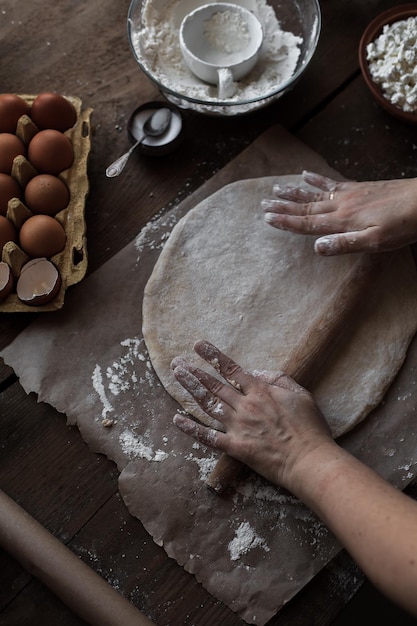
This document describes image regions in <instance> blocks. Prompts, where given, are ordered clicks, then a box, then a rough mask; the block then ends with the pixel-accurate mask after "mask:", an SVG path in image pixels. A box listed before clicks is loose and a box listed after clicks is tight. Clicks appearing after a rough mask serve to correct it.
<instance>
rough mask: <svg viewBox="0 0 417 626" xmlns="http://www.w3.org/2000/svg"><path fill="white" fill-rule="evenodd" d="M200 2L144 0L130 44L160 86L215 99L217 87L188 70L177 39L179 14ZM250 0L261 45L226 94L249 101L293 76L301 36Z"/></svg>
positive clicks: (263, 1) (265, 5)
mask: <svg viewBox="0 0 417 626" xmlns="http://www.w3.org/2000/svg"><path fill="white" fill-rule="evenodd" d="M200 5H201V1H198V0H171V1H170V2H167V3H166V4H164V5H163V9H161V5H160V3H159V4H158V0H146V1H145V3H144V7H143V9H142V27H140V28H139V29H137V30H136V31H135V32H133V33H132V45H133V47H134V50H135V53H136V56H137V58H138V59H139V60H140V62H141V64H142V66H143V67H144V69H145V70H146V71H147V72H148V73H149V74H150V75H152V76H153V77H154V78H155V79H156V80H157V81H158V82H159V83H160V84H161V86H162V87H164V88H166V89H169V90H172V91H174V92H175V93H178V94H181V95H183V96H186V97H187V98H195V99H198V100H201V101H207V102H210V101H211V102H216V101H217V102H218V101H219V98H218V93H217V87H215V86H212V85H207V84H206V83H203V82H202V81H201V80H200V79H198V78H197V77H195V76H194V75H193V74H192V72H191V71H190V70H189V69H188V67H187V66H186V64H185V62H184V60H183V57H182V54H181V49H180V44H179V27H180V24H181V21H182V19H183V17H185V15H186V14H187V13H189V12H190V11H191V10H193V9H194V8H196V7H198V6H200ZM251 5H253V12H254V13H255V15H256V17H257V18H258V19H259V21H260V22H261V25H262V27H263V31H264V42H263V48H262V52H261V56H260V59H259V61H258V63H257V65H256V66H255V68H254V69H253V70H252V71H251V72H250V73H249V74H248V75H247V76H245V77H244V78H243V79H242V80H241V81H239V83H238V88H237V89H236V91H235V93H234V95H233V96H231V97H230V98H228V99H227V101H230V102H242V101H243V102H248V103H250V102H251V101H252V102H253V101H254V100H256V99H257V98H263V97H267V96H271V95H272V94H273V93H274V92H275V91H276V89H277V88H278V87H279V86H280V85H281V84H283V83H285V82H286V81H288V80H289V79H290V78H291V77H292V75H293V74H294V72H295V70H296V67H297V63H298V59H299V56H300V46H301V44H302V42H303V39H302V37H299V36H296V35H294V34H293V33H291V32H287V31H283V30H282V29H281V27H280V24H279V21H278V20H277V17H276V15H275V11H274V9H273V8H272V7H271V6H270V5H269V4H268V3H267V2H266V0H253V2H251ZM158 9H160V10H158ZM132 30H133V29H132Z"/></svg>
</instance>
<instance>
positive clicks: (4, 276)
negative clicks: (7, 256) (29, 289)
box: [0, 261, 13, 300]
mask: <svg viewBox="0 0 417 626" xmlns="http://www.w3.org/2000/svg"><path fill="white" fill-rule="evenodd" d="M12 289H13V274H12V270H11V268H10V266H9V265H8V264H7V263H5V262H4V261H0V300H4V299H5V298H7V296H8V295H9V293H11V291H12Z"/></svg>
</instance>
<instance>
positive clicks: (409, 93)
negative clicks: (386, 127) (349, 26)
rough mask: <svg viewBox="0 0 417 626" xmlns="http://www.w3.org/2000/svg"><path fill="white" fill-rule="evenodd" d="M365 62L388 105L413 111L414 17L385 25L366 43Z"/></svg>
mask: <svg viewBox="0 0 417 626" xmlns="http://www.w3.org/2000/svg"><path fill="white" fill-rule="evenodd" d="M366 52H367V61H368V64H369V71H370V73H371V76H372V79H373V80H374V82H375V83H377V84H378V85H379V86H380V87H381V89H382V92H383V94H384V96H385V97H386V98H387V100H389V101H390V102H391V103H392V104H394V105H395V106H397V107H398V108H400V109H402V110H403V111H407V112H416V111H417V17H409V18H408V19H405V20H400V21H398V22H395V23H394V24H386V25H385V26H384V28H383V31H382V33H381V35H380V36H379V37H378V38H377V39H375V41H373V42H372V43H370V44H368V46H367V49H366Z"/></svg>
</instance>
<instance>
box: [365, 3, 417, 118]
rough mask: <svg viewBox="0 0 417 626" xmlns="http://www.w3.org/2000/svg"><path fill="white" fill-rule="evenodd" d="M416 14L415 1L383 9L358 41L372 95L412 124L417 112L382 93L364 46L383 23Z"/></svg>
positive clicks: (398, 116)
mask: <svg viewBox="0 0 417 626" xmlns="http://www.w3.org/2000/svg"><path fill="white" fill-rule="evenodd" d="M414 16H417V3H415V2H413V3H410V4H403V5H401V6H397V7H392V8H391V9H388V11H384V12H383V13H381V14H380V15H378V16H377V17H376V18H375V19H374V20H372V22H371V23H370V24H369V25H368V26H367V28H366V29H365V32H364V33H363V35H362V37H361V40H360V43H359V64H360V67H361V70H362V75H363V77H364V80H365V82H366V84H367V85H368V87H369V89H370V91H371V93H372V95H373V96H374V98H375V99H376V100H377V102H378V103H379V104H380V105H381V107H382V108H384V109H385V110H386V111H388V113H391V115H393V116H395V117H397V118H399V119H401V120H403V121H405V122H409V123H412V124H417V112H415V113H414V112H408V111H403V109H401V108H399V107H398V106H396V105H394V104H392V103H391V102H390V101H389V100H388V99H387V98H386V97H385V96H384V94H383V92H382V89H381V87H380V86H379V85H377V84H376V83H375V82H374V81H373V79H372V77H371V74H370V71H369V65H368V61H367V58H366V48H367V46H368V44H370V43H372V42H373V41H375V39H377V37H378V36H379V35H380V34H381V33H382V29H383V27H384V26H385V24H393V23H394V22H398V21H400V20H406V19H407V18H408V17H414Z"/></svg>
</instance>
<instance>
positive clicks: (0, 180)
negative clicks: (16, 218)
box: [0, 172, 22, 215]
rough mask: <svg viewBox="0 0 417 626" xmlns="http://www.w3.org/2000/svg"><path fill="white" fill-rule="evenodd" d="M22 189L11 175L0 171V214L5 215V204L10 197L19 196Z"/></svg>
mask: <svg viewBox="0 0 417 626" xmlns="http://www.w3.org/2000/svg"><path fill="white" fill-rule="evenodd" d="M21 196H22V191H21V189H20V186H19V183H18V182H17V180H16V179H15V178H13V176H10V175H9V174H2V173H1V172H0V215H6V213H7V205H8V202H9V200H11V199H12V198H21Z"/></svg>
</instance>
